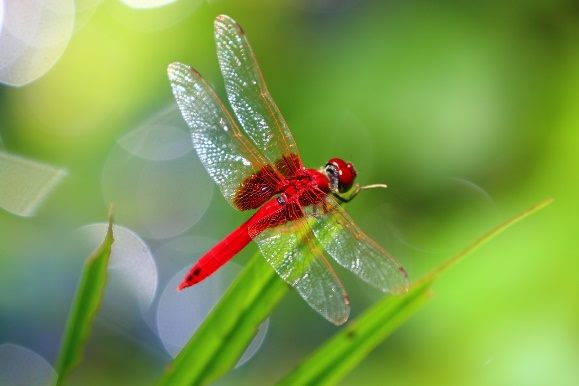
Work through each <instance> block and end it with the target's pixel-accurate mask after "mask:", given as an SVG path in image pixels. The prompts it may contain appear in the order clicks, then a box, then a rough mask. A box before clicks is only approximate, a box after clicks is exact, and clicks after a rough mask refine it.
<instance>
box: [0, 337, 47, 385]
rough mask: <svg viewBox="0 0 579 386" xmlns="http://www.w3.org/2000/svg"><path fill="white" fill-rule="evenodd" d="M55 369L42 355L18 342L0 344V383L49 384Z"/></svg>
mask: <svg viewBox="0 0 579 386" xmlns="http://www.w3.org/2000/svg"><path fill="white" fill-rule="evenodd" d="M55 374H56V373H55V371H54V369H53V368H52V366H51V365H50V363H48V362H47V361H46V359H44V358H43V357H42V356H40V355H38V354H37V353H36V352H34V351H32V350H30V349H28V348H26V347H24V346H20V345H18V344H14V343H2V344H0V385H26V386H46V385H50V384H51V382H52V380H53V379H54V377H55Z"/></svg>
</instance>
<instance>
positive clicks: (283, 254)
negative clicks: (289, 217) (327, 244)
mask: <svg viewBox="0 0 579 386" xmlns="http://www.w3.org/2000/svg"><path fill="white" fill-rule="evenodd" d="M283 211H284V209H283V208H282V209H280V211H278V212H277V213H273V214H272V215H271V216H268V217H264V218H262V219H261V220H260V222H259V223H256V224H254V225H253V226H252V227H250V230H249V231H250V236H252V237H253V239H254V240H255V242H256V243H257V245H258V246H259V249H260V251H261V254H262V255H263V257H264V258H265V259H266V260H267V261H268V262H269V264H271V266H272V267H273V268H274V269H275V271H276V272H277V273H278V275H279V276H281V277H282V278H283V279H284V280H285V281H286V282H287V283H288V284H290V285H291V286H292V287H294V288H295V290H296V291H297V292H298V293H299V294H300V296H301V297H302V298H303V299H304V300H305V301H306V302H307V303H308V304H309V305H310V307H312V308H313V309H314V310H316V311H317V312H319V313H320V314H321V315H322V316H323V317H325V318H326V319H328V320H329V321H330V322H332V323H334V324H336V325H341V324H343V323H345V322H346V320H347V319H348V315H349V314H350V302H349V299H348V295H347V294H346V291H345V290H344V287H343V285H342V283H341V282H340V280H339V279H338V277H337V275H336V273H335V272H334V270H333V269H332V267H331V266H330V264H329V263H328V261H327V259H326V258H325V257H324V255H323V253H322V251H321V250H320V248H319V246H318V245H317V243H316V242H315V238H314V236H313V234H312V232H311V229H310V228H309V226H308V224H307V222H306V221H305V220H304V219H303V218H298V219H295V220H293V221H288V222H286V223H284V224H281V225H276V224H278V223H279V222H280V220H281V219H283V218H285V216H286V214H284V213H283ZM267 225H272V226H273V227H272V228H267V229H265V230H261V229H263V227H264V226H267Z"/></svg>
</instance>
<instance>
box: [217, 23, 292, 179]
mask: <svg viewBox="0 0 579 386" xmlns="http://www.w3.org/2000/svg"><path fill="white" fill-rule="evenodd" d="M215 41H216V43H217V57H218V59H219V65H220V67H221V73H222V74H223V79H224V81H225V90H226V92H227V97H228V99H229V103H230V104H231V107H232V108H233V111H234V112H235V115H236V116H237V119H238V120H239V122H240V123H241V126H242V127H243V129H244V130H245V132H246V133H247V135H248V136H249V137H250V138H251V140H252V141H253V142H254V143H255V145H256V146H257V148H258V149H260V150H261V152H262V154H263V155H264V156H265V157H266V158H267V159H268V160H269V161H270V163H271V164H275V165H276V167H277V169H278V170H279V172H280V173H281V174H282V175H284V176H291V175H293V174H295V171H296V170H297V169H299V168H301V167H302V163H301V159H300V157H299V153H298V147H297V145H296V143H295V141H294V139H293V136H292V134H291V131H290V129H289V127H288V126H287V123H286V122H285V119H284V118H283V116H282V115H281V112H280V111H279V109H278V107H277V105H276V104H275V102H274V101H273V99H272V97H271V95H270V94H269V91H268V89H267V86H266V84H265V81H264V79H263V75H262V74H261V70H260V69H259V65H258V64H257V61H256V59H255V55H254V53H253V50H252V49H251V46H250V45H249V42H248V40H247V38H246V36H245V33H244V32H243V30H242V29H241V26H240V25H239V24H237V23H236V22H235V20H233V19H231V18H230V17H229V16H225V15H221V16H218V17H217V18H216V19H215Z"/></svg>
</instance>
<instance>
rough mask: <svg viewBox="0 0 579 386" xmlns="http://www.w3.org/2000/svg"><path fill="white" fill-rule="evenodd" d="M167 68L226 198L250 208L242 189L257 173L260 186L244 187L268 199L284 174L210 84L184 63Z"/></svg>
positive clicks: (194, 135) (209, 169)
mask: <svg viewBox="0 0 579 386" xmlns="http://www.w3.org/2000/svg"><path fill="white" fill-rule="evenodd" d="M167 71H168V74H169V80H170V82H171V87H172V89H173V94H174V95H175V99H176V100H177V105H178V106H179V109H180V110H181V114H182V115H183V118H184V119H185V121H186V122H187V124H188V125H189V128H190V129H191V138H192V140H193V147H194V148H195V150H196V151H197V154H198V156H199V158H200V160H201V162H202V163H203V165H204V166H205V168H206V169H207V172H209V175H210V176H211V178H213V180H214V181H215V183H217V185H218V186H219V188H220V189H221V192H222V193H223V195H224V196H225V198H226V199H227V200H228V201H229V203H230V204H231V205H232V206H233V207H235V208H237V209H241V210H244V209H249V207H246V206H244V205H243V201H240V199H239V191H240V190H242V189H241V188H242V187H243V186H244V185H246V186H247V184H248V181H250V182H251V181H252V179H253V180H255V179H256V177H255V176H258V178H257V181H256V182H257V183H259V184H260V186H259V188H260V189H245V190H246V191H248V192H249V193H248V195H250V194H256V195H260V197H259V199H256V201H265V200H267V199H269V198H270V197H271V195H273V192H274V191H275V187H276V186H277V184H278V182H279V181H280V179H281V176H280V175H279V174H278V173H277V172H276V171H275V170H273V168H272V167H271V166H270V165H268V161H267V160H266V159H265V158H264V157H263V156H262V155H261V154H260V153H259V152H258V151H257V150H256V149H255V148H254V146H253V144H251V142H249V140H248V139H247V138H245V137H244V136H243V135H242V133H241V131H240V130H239V128H238V127H237V125H236V123H235V122H234V120H233V119H232V117H231V115H230V114H229V113H228V111H227V109H226V108H225V106H223V103H221V101H220V100H219V98H218V97H217V95H216V94H215V92H214V91H213V89H212V88H211V86H209V84H207V82H206V81H205V80H204V79H203V78H202V77H201V75H200V74H199V73H198V72H197V71H195V70H194V69H193V68H191V67H190V66H187V65H185V64H182V63H173V64H171V65H169V68H168V70H167ZM254 182H255V181H254ZM256 186H257V185H256ZM251 187H253V185H251ZM246 198H247V199H248V200H249V198H251V197H246Z"/></svg>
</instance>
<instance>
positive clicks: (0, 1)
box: [0, 0, 4, 35]
mask: <svg viewBox="0 0 579 386" xmlns="http://www.w3.org/2000/svg"><path fill="white" fill-rule="evenodd" d="M3 23H4V0H0V35H1V34H2V24H3Z"/></svg>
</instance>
